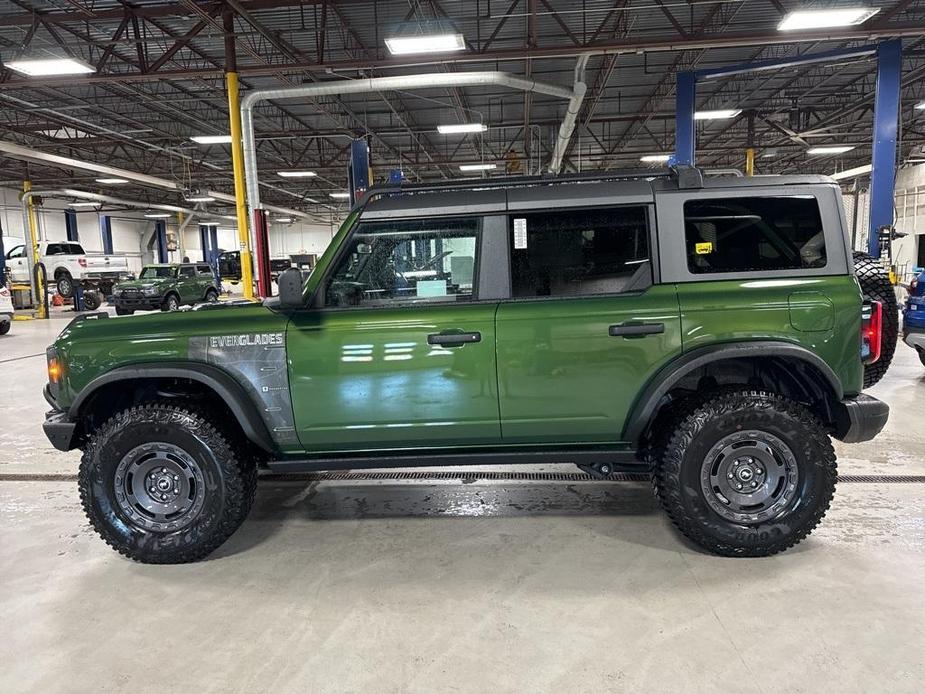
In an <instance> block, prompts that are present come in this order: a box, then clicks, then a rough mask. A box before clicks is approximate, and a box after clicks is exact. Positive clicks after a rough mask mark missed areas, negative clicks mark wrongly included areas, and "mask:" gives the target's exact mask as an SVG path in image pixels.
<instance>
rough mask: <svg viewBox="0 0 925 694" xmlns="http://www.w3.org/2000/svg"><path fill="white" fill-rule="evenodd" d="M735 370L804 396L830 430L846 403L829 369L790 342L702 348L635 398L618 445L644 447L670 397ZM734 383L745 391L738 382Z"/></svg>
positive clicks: (669, 368) (660, 374)
mask: <svg viewBox="0 0 925 694" xmlns="http://www.w3.org/2000/svg"><path fill="white" fill-rule="evenodd" d="M733 366H734V367H735V369H733V371H734V372H735V373H737V374H739V375H740V376H741V374H742V373H744V368H743V367H749V368H752V369H758V370H761V371H762V372H763V375H764V376H765V377H768V376H770V377H772V378H774V377H776V378H779V379H781V383H782V384H783V385H784V386H785V387H784V390H794V389H796V390H798V391H803V394H804V395H806V396H807V397H810V398H811V399H812V400H813V401H815V402H816V403H817V405H818V406H819V407H821V408H823V410H824V411H823V412H822V413H821V414H823V415H824V416H823V419H824V420H826V422H827V423H828V424H834V423H835V420H836V417H837V410H838V403H839V401H841V400H842V398H843V397H844V390H843V388H842V385H841V381H840V380H839V378H838V376H837V375H836V374H835V372H834V371H833V370H832V368H831V367H830V366H829V365H828V364H827V363H826V362H825V361H824V360H823V359H822V358H820V357H819V356H818V355H816V354H814V353H813V352H811V351H810V350H808V349H806V348H805V347H801V346H799V345H795V344H791V343H788V342H778V341H768V340H759V341H749V342H735V343H724V344H718V345H709V346H706V347H701V348H698V349H695V350H692V351H690V352H686V353H684V354H682V355H681V356H679V357H677V358H676V359H674V360H673V361H671V362H670V363H668V364H667V365H666V366H664V367H663V368H662V369H661V370H660V371H659V372H658V373H657V374H656V375H655V377H654V378H652V380H650V381H649V383H648V385H647V386H646V387H645V388H644V389H643V391H642V393H641V394H640V395H639V396H638V397H637V398H636V401H635V402H634V404H633V407H632V408H631V410H630V415H629V417H628V418H627V423H626V426H625V427H624V431H623V438H622V440H623V441H629V442H633V443H635V444H640V443H642V442H643V441H644V440H645V439H646V438H647V434H648V433H649V431H650V430H651V428H652V425H653V424H654V423H655V422H656V420H657V419H658V417H659V415H660V414H661V412H662V411H663V410H664V408H665V407H666V406H667V405H668V404H670V402H671V397H670V396H671V394H672V392H673V391H676V390H677V389H679V388H681V387H682V384H684V382H685V380H687V381H690V380H691V379H693V378H696V377H697V376H698V375H701V374H707V373H709V371H710V370H716V369H717V367H733ZM786 367H796V369H795V373H796V374H798V375H799V376H801V377H803V378H804V379H805V381H806V383H805V384H801V383H800V382H799V379H798V378H797V376H796V375H794V372H791V371H789V370H788V369H787V368H786ZM733 382H736V381H733ZM738 382H740V383H741V384H742V385H746V386H747V385H749V384H748V382H747V381H743V380H741V378H740V380H739V381H738Z"/></svg>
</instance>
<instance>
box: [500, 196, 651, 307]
mask: <svg viewBox="0 0 925 694" xmlns="http://www.w3.org/2000/svg"><path fill="white" fill-rule="evenodd" d="M510 224H511V228H510V230H509V234H510V248H511V283H512V284H511V290H512V293H513V296H514V297H515V298H525V297H540V296H549V297H555V296H593V295H598V294H619V293H621V292H627V291H633V290H638V289H644V288H645V286H646V285H648V284H650V283H651V270H650V262H649V237H648V225H647V223H646V208H645V207H616V208H599V209H590V210H569V211H563V212H537V213H532V214H526V215H513V216H512V217H511V221H510Z"/></svg>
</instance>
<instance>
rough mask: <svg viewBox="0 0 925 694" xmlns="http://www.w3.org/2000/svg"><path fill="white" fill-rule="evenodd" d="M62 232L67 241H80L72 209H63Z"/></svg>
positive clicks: (75, 216)
mask: <svg viewBox="0 0 925 694" xmlns="http://www.w3.org/2000/svg"><path fill="white" fill-rule="evenodd" d="M64 233H65V234H67V240H68V241H80V237H79V236H78V234H77V213H76V212H75V211H74V210H65V211H64Z"/></svg>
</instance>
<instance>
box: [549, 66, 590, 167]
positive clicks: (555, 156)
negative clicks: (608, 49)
mask: <svg viewBox="0 0 925 694" xmlns="http://www.w3.org/2000/svg"><path fill="white" fill-rule="evenodd" d="M590 57H591V56H590V54H588V53H584V54H582V55H580V56H578V62H577V63H576V64H575V83H574V85H573V87H572V96H571V98H570V99H569V102H568V106H567V107H566V110H565V118H563V119H562V124H561V125H560V126H559V136H558V137H557V138H556V146H555V148H554V149H553V151H552V160H551V161H550V162H549V173H552V174H557V173H559V171H560V169H561V168H562V160H563V158H564V157H565V152H566V150H567V149H568V144H569V142H570V141H571V139H572V133H573V132H574V130H575V122H576V121H577V120H578V114H579V113H580V112H581V105H582V103H584V100H585V93H586V92H587V91H588V85H587V84H585V68H586V67H587V65H588V59H589V58H590Z"/></svg>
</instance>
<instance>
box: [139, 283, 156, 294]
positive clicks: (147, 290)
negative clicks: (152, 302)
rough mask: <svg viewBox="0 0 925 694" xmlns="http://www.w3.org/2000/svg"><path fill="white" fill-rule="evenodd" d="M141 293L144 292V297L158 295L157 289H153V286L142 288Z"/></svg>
mask: <svg viewBox="0 0 925 694" xmlns="http://www.w3.org/2000/svg"><path fill="white" fill-rule="evenodd" d="M142 291H143V292H144V295H145V296H157V295H158V294H159V293H160V292H158V290H157V287H155V286H154V285H153V284H149V285H147V286H146V287H142Z"/></svg>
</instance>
